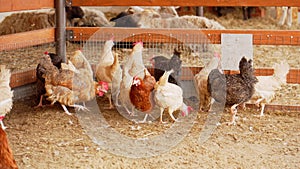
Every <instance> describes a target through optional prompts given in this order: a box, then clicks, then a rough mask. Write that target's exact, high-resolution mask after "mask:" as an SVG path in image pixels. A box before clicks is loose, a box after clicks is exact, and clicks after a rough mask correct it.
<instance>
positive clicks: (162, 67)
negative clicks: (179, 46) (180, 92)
mask: <svg viewBox="0 0 300 169" xmlns="http://www.w3.org/2000/svg"><path fill="white" fill-rule="evenodd" d="M150 61H151V62H152V65H153V66H154V77H155V80H156V81H158V80H159V78H160V77H161V76H162V75H163V74H164V72H165V71H168V70H171V69H173V70H174V72H173V73H172V74H171V76H170V77H169V79H168V82H170V83H174V84H176V85H179V86H180V75H181V65H182V61H181V60H180V52H178V51H177V50H175V49H174V53H173V56H172V57H171V59H168V58H166V57H164V56H155V57H153V58H151V60H150Z"/></svg>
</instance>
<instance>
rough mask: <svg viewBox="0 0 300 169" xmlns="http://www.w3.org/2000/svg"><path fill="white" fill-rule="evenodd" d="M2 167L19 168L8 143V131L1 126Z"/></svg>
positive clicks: (5, 168) (0, 155)
mask: <svg viewBox="0 0 300 169" xmlns="http://www.w3.org/2000/svg"><path fill="white" fill-rule="evenodd" d="M0 168H3V169H18V166H17V164H16V161H15V159H14V156H13V154H12V150H11V149H10V147H9V145H8V140H7V136H6V133H5V132H4V130H3V129H2V128H1V127H0Z"/></svg>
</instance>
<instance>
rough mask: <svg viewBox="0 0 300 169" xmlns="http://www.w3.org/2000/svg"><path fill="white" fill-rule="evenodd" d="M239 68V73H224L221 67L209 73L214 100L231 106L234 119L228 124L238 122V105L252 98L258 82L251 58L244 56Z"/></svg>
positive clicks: (209, 84) (211, 93)
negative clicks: (236, 120)
mask: <svg viewBox="0 0 300 169" xmlns="http://www.w3.org/2000/svg"><path fill="white" fill-rule="evenodd" d="M239 70H240V73H239V74H233V75H231V74H226V75H224V74H223V73H222V72H221V71H220V70H219V69H213V70H212V71H211V72H210V73H209V75H208V92H209V93H210V95H211V97H212V98H213V99H214V101H217V102H219V103H225V104H226V105H228V106H231V108H230V112H231V114H232V120H231V122H229V123H228V124H233V125H235V124H236V122H235V118H236V114H237V106H238V105H240V104H244V103H245V102H247V101H248V100H250V98H251V97H252V95H253V94H254V92H255V83H257V82H258V80H257V78H256V76H255V75H254V70H253V67H252V60H251V59H249V60H247V59H246V57H243V58H242V59H241V60H240V62H239ZM225 91H226V92H225ZM211 104H212V103H211Z"/></svg>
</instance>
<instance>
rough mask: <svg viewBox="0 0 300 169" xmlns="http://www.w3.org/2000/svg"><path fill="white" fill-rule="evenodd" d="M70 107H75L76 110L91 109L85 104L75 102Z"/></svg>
mask: <svg viewBox="0 0 300 169" xmlns="http://www.w3.org/2000/svg"><path fill="white" fill-rule="evenodd" d="M70 107H74V108H75V109H76V110H78V111H80V110H82V111H90V110H89V109H88V108H87V107H85V105H83V106H82V105H79V104H73V105H70Z"/></svg>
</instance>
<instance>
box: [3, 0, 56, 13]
mask: <svg viewBox="0 0 300 169" xmlns="http://www.w3.org/2000/svg"><path fill="white" fill-rule="evenodd" d="M45 8H54V0H0V12H12V11H21V10H36V9H45Z"/></svg>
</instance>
